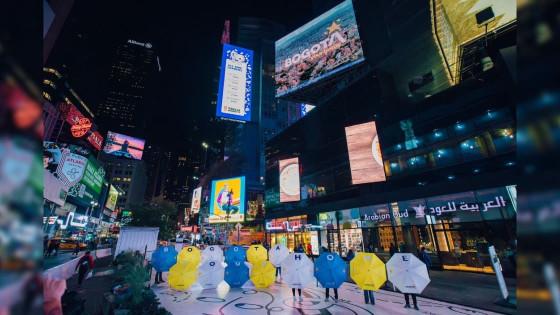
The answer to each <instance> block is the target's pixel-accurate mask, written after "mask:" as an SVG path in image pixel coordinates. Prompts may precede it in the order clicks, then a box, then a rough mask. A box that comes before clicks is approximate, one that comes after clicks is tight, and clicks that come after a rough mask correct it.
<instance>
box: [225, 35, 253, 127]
mask: <svg viewBox="0 0 560 315" xmlns="http://www.w3.org/2000/svg"><path fill="white" fill-rule="evenodd" d="M252 85H253V51H252V50H249V49H245V48H241V47H237V46H233V45H229V44H224V48H223V52H222V67H221V72H220V86H219V90H218V103H217V108H216V117H221V118H226V119H231V120H236V121H242V122H245V121H250V120H251V97H252V93H251V89H252Z"/></svg>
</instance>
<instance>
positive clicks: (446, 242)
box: [317, 186, 517, 273]
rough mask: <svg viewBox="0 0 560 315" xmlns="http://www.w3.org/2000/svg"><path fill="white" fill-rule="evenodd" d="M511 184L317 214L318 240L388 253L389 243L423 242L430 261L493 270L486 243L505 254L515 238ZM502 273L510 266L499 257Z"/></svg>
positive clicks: (407, 247)
mask: <svg viewBox="0 0 560 315" xmlns="http://www.w3.org/2000/svg"><path fill="white" fill-rule="evenodd" d="M511 191H515V186H508V187H500V188H492V189H486V190H477V191H468V192H463V193H457V194H450V195H442V196H436V197H429V198H421V199H415V200H406V201H396V202H391V203H387V204H380V205H373V206H366V207H360V208H353V209H345V210H339V211H329V212H321V213H319V214H318V216H317V222H318V225H319V226H320V227H321V228H320V246H324V247H327V248H329V249H330V250H332V251H336V252H339V253H340V254H341V255H342V256H343V257H345V256H346V254H347V252H348V250H350V249H352V250H354V251H364V250H368V251H371V252H375V253H377V254H378V255H379V256H380V257H382V258H384V259H388V258H389V256H390V251H391V248H392V247H395V248H396V249H397V250H398V251H400V252H412V253H417V251H418V250H420V248H421V247H425V248H426V250H427V251H428V252H429V253H430V254H431V256H432V261H433V263H434V267H438V268H439V267H441V268H442V269H446V270H462V271H474V272H484V273H492V272H493V270H492V266H491V263H490V258H489V255H488V246H489V245H494V246H495V247H496V249H497V251H498V254H499V255H501V256H502V257H503V258H505V257H506V255H507V252H508V250H510V249H511V246H512V243H513V241H514V240H515V238H516V234H515V233H516V232H515V230H516V213H517V211H516V203H515V199H513V198H515V197H512V196H515V194H511ZM502 263H503V266H504V272H505V273H511V272H514V268H513V266H511V265H510V264H509V263H508V259H502Z"/></svg>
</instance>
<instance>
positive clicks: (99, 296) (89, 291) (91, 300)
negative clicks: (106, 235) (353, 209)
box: [67, 256, 113, 315]
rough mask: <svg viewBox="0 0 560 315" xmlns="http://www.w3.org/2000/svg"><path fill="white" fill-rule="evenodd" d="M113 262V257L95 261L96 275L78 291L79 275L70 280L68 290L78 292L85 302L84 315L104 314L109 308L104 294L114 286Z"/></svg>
mask: <svg viewBox="0 0 560 315" xmlns="http://www.w3.org/2000/svg"><path fill="white" fill-rule="evenodd" d="M112 261H113V257H112V256H108V257H104V258H100V259H97V260H95V268H94V275H93V277H91V278H90V279H87V280H84V282H83V283H82V288H81V289H78V276H77V275H74V276H73V277H72V278H70V279H68V281H67V290H68V291H77V292H78V296H79V297H80V298H82V299H84V300H85V312H84V313H82V314H84V315H97V314H104V313H103V310H104V309H105V308H106V306H107V302H106V301H105V297H104V293H106V292H109V290H111V285H112V284H113V275H112V274H111V273H110V272H109V270H112V268H111V263H112Z"/></svg>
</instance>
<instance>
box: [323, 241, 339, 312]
mask: <svg viewBox="0 0 560 315" xmlns="http://www.w3.org/2000/svg"><path fill="white" fill-rule="evenodd" d="M323 248H324V250H323V253H326V254H331V251H330V250H329V249H328V248H326V247H323ZM337 256H338V255H337ZM329 289H333V291H334V302H335V303H338V287H333V288H325V302H328V301H329V298H330V294H329Z"/></svg>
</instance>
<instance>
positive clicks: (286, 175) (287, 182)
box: [278, 157, 300, 202]
mask: <svg viewBox="0 0 560 315" xmlns="http://www.w3.org/2000/svg"><path fill="white" fill-rule="evenodd" d="M278 165H279V167H280V176H279V180H280V183H279V186H280V202H291V201H299V199H300V191H299V190H300V188H299V159H298V158H297V157H296V158H292V159H286V160H280V161H278Z"/></svg>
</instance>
